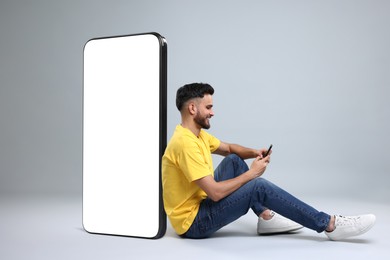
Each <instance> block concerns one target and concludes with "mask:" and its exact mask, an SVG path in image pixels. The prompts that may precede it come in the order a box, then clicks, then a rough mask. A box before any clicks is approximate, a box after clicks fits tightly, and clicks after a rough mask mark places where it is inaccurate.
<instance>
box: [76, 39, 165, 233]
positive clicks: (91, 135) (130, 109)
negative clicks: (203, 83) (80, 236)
mask: <svg viewBox="0 0 390 260" xmlns="http://www.w3.org/2000/svg"><path fill="white" fill-rule="evenodd" d="M159 46H160V43H159V39H158V38H157V37H156V36H154V35H151V34H147V35H138V36H127V37H116V38H106V39H95V40H91V41H89V42H88V43H87V44H86V46H85V49H84V116H83V121H84V124H83V225H84V228H85V229H86V230H87V231H89V232H92V233H104V234H116V235H129V236H140V237H153V236H155V235H156V233H157V231H158V226H159V94H160V92H159V86H160V73H159V72H160V53H159V50H160V48H159Z"/></svg>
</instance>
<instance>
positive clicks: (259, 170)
mask: <svg viewBox="0 0 390 260" xmlns="http://www.w3.org/2000/svg"><path fill="white" fill-rule="evenodd" d="M260 151H261V150H260ZM266 152H267V150H265V151H264V153H266ZM270 159H271V158H270V155H267V156H266V157H264V158H263V157H262V155H260V156H258V157H256V159H255V160H254V161H253V162H252V164H251V167H250V170H251V171H252V173H253V174H254V178H257V177H260V176H261V175H263V173H264V172H265V170H266V169H267V165H268V164H269V162H270Z"/></svg>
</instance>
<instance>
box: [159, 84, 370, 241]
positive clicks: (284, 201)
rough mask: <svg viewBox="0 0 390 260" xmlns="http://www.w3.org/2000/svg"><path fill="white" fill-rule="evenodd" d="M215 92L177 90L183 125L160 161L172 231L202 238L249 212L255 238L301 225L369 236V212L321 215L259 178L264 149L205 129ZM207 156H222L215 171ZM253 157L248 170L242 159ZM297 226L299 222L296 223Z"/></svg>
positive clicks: (335, 235)
mask: <svg viewBox="0 0 390 260" xmlns="http://www.w3.org/2000/svg"><path fill="white" fill-rule="evenodd" d="M213 94H214V89H213V88H212V87H211V86H210V85H208V84H203V83H193V84H188V85H184V86H183V87H181V88H179V89H178V91H177V95H176V106H177V108H178V110H179V111H180V114H181V124H180V125H177V127H176V130H175V132H174V134H173V136H172V138H171V140H170V141H169V143H168V145H167V148H166V150H165V153H164V156H163V159H162V181H163V197H164V207H165V211H166V213H167V215H168V218H169V220H170V222H171V225H172V227H173V228H174V230H175V231H176V233H177V234H178V235H180V236H182V237H185V238H205V237H208V236H210V235H212V234H213V233H214V232H216V231H217V230H219V229H220V228H222V227H223V226H225V225H227V224H229V223H231V222H233V221H234V220H236V219H238V218H239V217H241V216H242V215H244V214H246V213H247V212H248V210H249V209H252V210H253V212H254V213H255V214H256V215H257V216H259V219H258V226H257V232H258V234H260V235H261V234H273V233H284V232H290V231H295V230H298V229H300V228H302V226H304V227H307V228H310V229H312V230H315V231H317V232H325V234H326V235H327V236H328V237H329V238H330V239H331V240H340V239H344V238H347V237H351V236H356V235H360V234H363V233H365V232H367V231H368V230H369V229H370V228H371V227H372V226H373V225H374V223H375V216H374V215H372V214H368V215H361V216H353V217H343V216H333V215H332V216H331V215H328V214H326V213H324V212H319V211H317V210H316V209H314V208H313V207H311V206H309V205H307V204H305V203H304V202H302V201H300V200H298V199H297V198H295V197H293V196H292V195H290V194H289V193H287V192H286V191H284V190H283V189H281V188H279V187H278V186H276V185H274V184H273V183H271V182H269V181H267V180H266V179H264V178H261V177H260V176H262V174H263V173H264V172H265V170H266V168H267V165H268V164H269V163H270V158H271V156H270V155H271V152H270V153H269V154H268V155H267V156H265V155H266V152H267V149H260V150H256V149H251V148H247V147H243V146H240V145H237V144H229V143H225V142H222V141H220V140H219V139H217V138H216V137H214V136H213V135H211V134H209V133H207V132H206V131H205V130H203V129H209V128H210V119H211V117H213V116H214V112H213V99H212V95H213ZM211 153H214V154H219V155H222V156H225V158H224V159H223V160H222V162H221V163H220V165H219V166H218V167H217V168H216V170H215V171H214V168H213V162H212V158H211ZM249 158H255V159H254V160H253V162H252V164H251V166H250V168H249V167H248V165H247V164H246V163H245V162H244V160H245V159H249ZM298 223H299V224H298Z"/></svg>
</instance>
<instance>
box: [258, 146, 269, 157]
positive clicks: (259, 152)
mask: <svg viewBox="0 0 390 260" xmlns="http://www.w3.org/2000/svg"><path fill="white" fill-rule="evenodd" d="M267 151H268V149H267V148H262V149H260V150H258V151H257V156H258V157H260V159H263V157H264V156H265V154H266V153H267ZM271 154H272V149H271V150H270V151H269V154H268V155H271Z"/></svg>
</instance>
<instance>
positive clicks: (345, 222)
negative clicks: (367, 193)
mask: <svg viewBox="0 0 390 260" xmlns="http://www.w3.org/2000/svg"><path fill="white" fill-rule="evenodd" d="M359 219H360V217H345V216H341V215H338V216H336V226H350V225H356V223H357V222H358V220H359Z"/></svg>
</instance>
